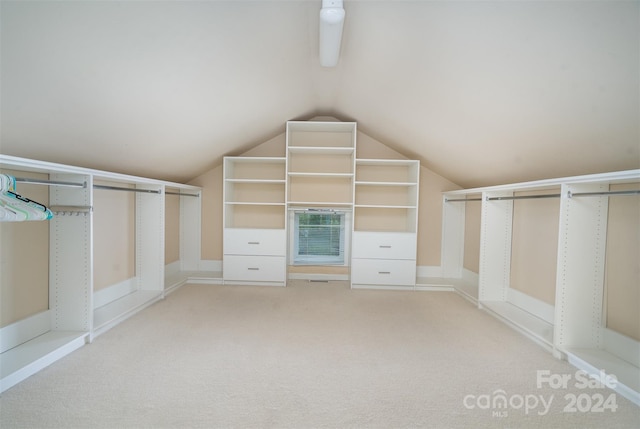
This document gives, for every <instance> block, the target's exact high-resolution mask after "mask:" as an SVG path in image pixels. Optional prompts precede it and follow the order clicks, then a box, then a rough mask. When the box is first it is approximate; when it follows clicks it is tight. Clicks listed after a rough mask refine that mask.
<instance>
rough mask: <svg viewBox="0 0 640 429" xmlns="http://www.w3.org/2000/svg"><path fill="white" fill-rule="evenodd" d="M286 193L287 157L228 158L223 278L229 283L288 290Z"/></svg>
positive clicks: (225, 188)
mask: <svg viewBox="0 0 640 429" xmlns="http://www.w3.org/2000/svg"><path fill="white" fill-rule="evenodd" d="M285 189H286V159H285V158H278V157H226V158H225V160H224V190H223V194H224V215H223V217H224V221H223V223H224V226H225V228H224V237H223V247H224V256H223V263H222V276H223V278H224V282H225V283H226V284H260V285H278V286H284V285H285V282H286V270H287V266H286V258H285V255H286V243H287V237H286V201H285V195H286V192H285Z"/></svg>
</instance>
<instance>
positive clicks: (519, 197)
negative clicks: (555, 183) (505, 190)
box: [487, 194, 560, 201]
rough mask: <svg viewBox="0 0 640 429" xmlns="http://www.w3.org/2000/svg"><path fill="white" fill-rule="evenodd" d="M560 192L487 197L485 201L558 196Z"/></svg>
mask: <svg viewBox="0 0 640 429" xmlns="http://www.w3.org/2000/svg"><path fill="white" fill-rule="evenodd" d="M559 197H560V194H543V195H520V196H517V197H516V196H514V197H487V201H503V200H527V199H532V198H559Z"/></svg>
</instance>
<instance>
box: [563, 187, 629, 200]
mask: <svg viewBox="0 0 640 429" xmlns="http://www.w3.org/2000/svg"><path fill="white" fill-rule="evenodd" d="M567 194H568V196H569V198H573V197H594V196H612V195H640V189H633V190H628V191H603V192H571V191H569V192H568V193H567Z"/></svg>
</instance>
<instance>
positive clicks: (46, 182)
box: [16, 177, 87, 188]
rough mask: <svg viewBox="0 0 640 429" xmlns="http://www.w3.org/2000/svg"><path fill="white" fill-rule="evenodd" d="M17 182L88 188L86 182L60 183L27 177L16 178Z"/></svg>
mask: <svg viewBox="0 0 640 429" xmlns="http://www.w3.org/2000/svg"><path fill="white" fill-rule="evenodd" d="M16 182H18V183H30V184H32V185H47V186H67V187H70V188H86V187H87V182H84V183H74V182H60V181H56V180H42V179H28V178H26V177H16Z"/></svg>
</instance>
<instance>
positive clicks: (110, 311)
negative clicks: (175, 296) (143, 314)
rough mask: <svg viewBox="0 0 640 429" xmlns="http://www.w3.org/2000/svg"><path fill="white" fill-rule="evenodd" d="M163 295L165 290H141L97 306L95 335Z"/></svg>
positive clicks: (94, 326)
mask: <svg viewBox="0 0 640 429" xmlns="http://www.w3.org/2000/svg"><path fill="white" fill-rule="evenodd" d="M162 297H163V291H144V290H139V291H136V292H133V293H130V294H129V295H125V296H123V297H122V298H119V299H116V300H115V301H112V302H110V303H109V304H107V305H104V306H102V307H99V308H96V309H95V310H94V311H93V329H94V335H99V334H100V333H102V332H104V331H106V330H108V329H109V328H111V327H112V326H114V325H116V324H117V323H119V322H122V321H123V320H125V319H127V318H128V317H130V316H132V315H133V314H135V313H136V312H138V311H140V310H142V309H143V308H145V307H147V306H149V305H151V304H153V303H154V302H156V301H158V300H160V299H162Z"/></svg>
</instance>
